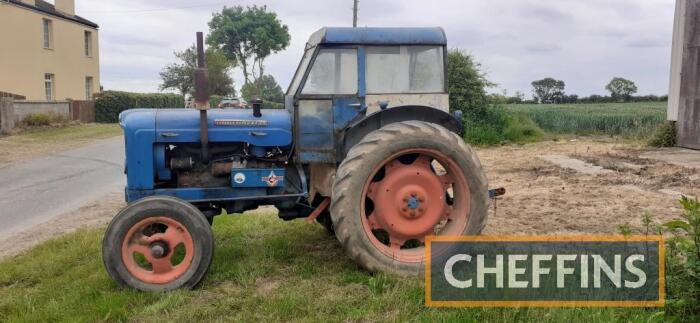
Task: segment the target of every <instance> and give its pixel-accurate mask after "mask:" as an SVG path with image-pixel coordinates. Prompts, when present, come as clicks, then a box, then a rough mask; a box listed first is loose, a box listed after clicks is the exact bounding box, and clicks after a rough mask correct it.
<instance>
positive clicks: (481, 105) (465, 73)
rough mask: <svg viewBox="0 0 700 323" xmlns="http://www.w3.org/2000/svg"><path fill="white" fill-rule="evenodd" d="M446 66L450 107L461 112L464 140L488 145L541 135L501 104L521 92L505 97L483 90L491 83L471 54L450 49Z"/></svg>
mask: <svg viewBox="0 0 700 323" xmlns="http://www.w3.org/2000/svg"><path fill="white" fill-rule="evenodd" d="M447 67H448V68H447V78H448V84H449V89H448V90H449V93H450V108H451V109H452V110H453V111H454V110H458V111H461V112H462V123H463V125H464V140H465V141H467V142H469V143H471V144H475V145H480V146H489V145H496V144H500V143H502V142H505V141H512V142H526V141H532V140H534V139H535V138H537V137H538V136H541V135H542V133H543V132H542V130H541V129H539V128H538V127H537V126H536V125H535V123H534V122H532V120H529V119H528V118H527V117H524V116H514V115H513V114H512V113H511V112H509V111H507V110H506V109H505V108H504V107H503V104H505V103H507V102H510V101H520V100H522V94H520V95H518V94H516V96H515V97H514V98H509V97H507V96H506V95H498V94H492V95H488V94H487V93H486V88H488V87H491V86H493V83H491V82H489V81H488V80H487V79H486V75H485V74H484V73H483V72H482V71H481V65H480V64H479V63H477V62H475V61H474V59H473V58H472V57H471V55H469V54H467V53H465V52H463V51H461V50H459V49H453V50H450V52H449V54H448V64H447Z"/></svg>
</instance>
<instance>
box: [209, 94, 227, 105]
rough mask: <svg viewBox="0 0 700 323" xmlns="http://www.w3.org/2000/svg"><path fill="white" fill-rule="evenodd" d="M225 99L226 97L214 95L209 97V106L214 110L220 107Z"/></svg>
mask: <svg viewBox="0 0 700 323" xmlns="http://www.w3.org/2000/svg"><path fill="white" fill-rule="evenodd" d="M223 99H224V97H223V96H221V95H212V96H210V97H209V106H210V107H213V108H215V107H218V106H219V103H221V101H222V100H223Z"/></svg>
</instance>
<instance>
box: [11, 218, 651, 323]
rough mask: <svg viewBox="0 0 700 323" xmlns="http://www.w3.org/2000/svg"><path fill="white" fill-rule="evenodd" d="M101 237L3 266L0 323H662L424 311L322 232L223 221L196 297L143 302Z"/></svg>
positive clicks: (628, 316)
mask: <svg viewBox="0 0 700 323" xmlns="http://www.w3.org/2000/svg"><path fill="white" fill-rule="evenodd" d="M102 232H103V230H101V229H100V230H90V231H79V232H76V233H74V234H69V235H67V236H64V237H61V238H59V239H56V240H52V241H49V242H47V243H44V244H42V245H40V246H39V247H37V248H35V249H33V250H31V251H30V252H28V253H27V254H24V255H22V256H19V257H16V258H13V259H9V260H6V261H4V262H1V263H0V321H9V322H12V321H25V322H59V321H64V322H81V321H82V322H96V321H147V322H149V321H150V322H170V321H195V322H196V321H246V322H252V321H324V322H327V321H331V322H337V321H421V322H436V321H437V322H452V321H454V322H474V321H481V322H516V321H530V322H538V323H544V322H583V321H585V322H610V321H619V322H650V321H651V322H660V321H663V319H664V317H663V314H662V313H661V312H660V311H659V310H655V309H430V308H426V307H425V306H424V287H423V283H422V281H421V279H408V278H396V277H393V276H387V275H370V274H368V273H366V272H364V271H362V270H360V269H358V268H357V266H356V265H355V264H354V263H353V262H351V261H350V260H348V258H347V257H346V256H345V255H344V254H343V252H342V250H341V248H340V246H339V244H338V242H337V241H336V239H335V238H334V237H332V236H329V235H328V234H326V232H325V231H324V230H323V229H322V228H321V227H320V226H318V225H312V224H308V223H306V222H305V221H301V220H297V221H293V222H282V221H281V220H278V219H277V217H276V216H275V215H272V214H249V215H244V216H221V217H217V218H216V221H215V223H214V232H215V235H216V246H217V247H216V252H215V256H214V261H213V264H212V267H211V269H210V270H209V273H208V276H207V277H206V278H205V280H204V281H203V283H202V284H201V286H200V287H199V288H197V289H195V290H192V291H188V290H180V291H176V292H171V293H142V292H136V291H133V290H122V289H119V288H117V286H116V285H115V284H114V283H113V282H112V281H111V280H110V279H109V278H108V276H107V274H106V273H105V271H104V269H103V267H102V262H101V256H100V244H101V238H102Z"/></svg>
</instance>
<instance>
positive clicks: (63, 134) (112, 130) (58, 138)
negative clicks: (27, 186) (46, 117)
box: [0, 123, 121, 167]
mask: <svg viewBox="0 0 700 323" xmlns="http://www.w3.org/2000/svg"><path fill="white" fill-rule="evenodd" d="M120 134H121V128H119V125H118V124H96V123H93V124H70V125H65V126H55V127H52V126H49V127H38V128H27V129H23V130H21V131H20V132H19V133H17V134H15V135H12V136H0V167H2V166H5V165H7V164H9V163H12V162H16V161H20V160H25V159H30V158H34V157H37V156H39V155H42V154H47V153H53V152H58V151H62V150H65V149H69V148H74V147H77V146H80V145H83V144H86V143H89V142H92V141H94V140H98V139H105V138H110V137H114V136H118V135H120Z"/></svg>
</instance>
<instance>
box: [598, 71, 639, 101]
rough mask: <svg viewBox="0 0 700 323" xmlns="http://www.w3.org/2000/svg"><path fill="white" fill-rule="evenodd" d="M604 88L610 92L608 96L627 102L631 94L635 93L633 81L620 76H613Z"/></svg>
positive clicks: (635, 87) (635, 86) (635, 88)
mask: <svg viewBox="0 0 700 323" xmlns="http://www.w3.org/2000/svg"><path fill="white" fill-rule="evenodd" d="M605 89H606V90H608V91H609V92H610V96H611V97H613V98H614V99H616V100H618V101H623V102H628V101H629V100H630V99H631V98H632V94H635V93H637V85H635V84H634V82H632V81H630V80H628V79H624V78H622V77H615V78H613V79H612V80H611V81H610V83H608V85H606V86H605Z"/></svg>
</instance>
